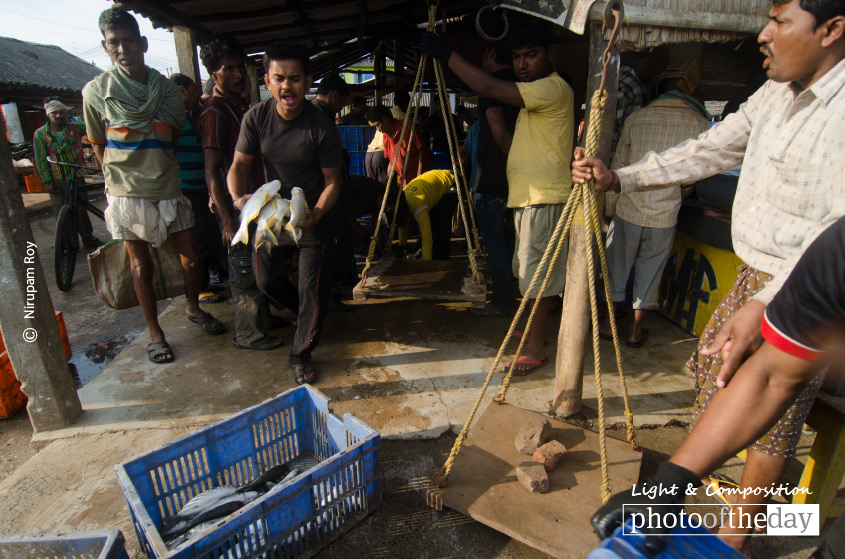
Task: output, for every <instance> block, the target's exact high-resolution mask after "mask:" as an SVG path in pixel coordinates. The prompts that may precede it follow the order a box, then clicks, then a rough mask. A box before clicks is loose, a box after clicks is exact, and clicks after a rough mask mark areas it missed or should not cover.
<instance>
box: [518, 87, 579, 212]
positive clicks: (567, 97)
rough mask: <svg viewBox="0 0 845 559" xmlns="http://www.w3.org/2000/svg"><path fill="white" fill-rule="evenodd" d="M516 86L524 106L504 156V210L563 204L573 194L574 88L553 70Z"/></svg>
mask: <svg viewBox="0 0 845 559" xmlns="http://www.w3.org/2000/svg"><path fill="white" fill-rule="evenodd" d="M516 86H517V87H518V88H519V94H520V95H521V96H522V100H523V102H524V103H525V108H524V109H522V110H520V111H519V118H518V119H517V121H516V130H515V131H514V135H513V144H512V145H511V151H510V153H509V154H508V188H509V194H508V207H509V208H524V207H526V206H533V205H536V204H561V203H564V202H566V200H567V199H568V198H569V194H570V192H572V173H571V171H570V168H569V165H570V163H571V159H572V139H573V138H572V134H573V110H572V99H573V96H572V88H570V87H569V85H568V84H567V83H566V82H565V81H563V78H561V77H560V76H559V75H558V74H557V72H553V73H552V74H550V75H549V76H547V77H545V78H542V79H539V80H536V81H533V82H517V84H516Z"/></svg>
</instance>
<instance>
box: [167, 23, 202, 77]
mask: <svg viewBox="0 0 845 559" xmlns="http://www.w3.org/2000/svg"><path fill="white" fill-rule="evenodd" d="M173 40H174V41H175V43H176V60H177V61H178V62H179V73H181V74H185V75H186V76H188V77H189V78H191V79H192V80H194V83H196V84H197V88H199V89H202V87H201V85H202V82H201V81H200V66H199V62H198V61H197V38H196V35H195V34H194V30H193V29H191V28H190V27H174V28H173Z"/></svg>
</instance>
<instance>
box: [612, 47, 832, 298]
mask: <svg viewBox="0 0 845 559" xmlns="http://www.w3.org/2000/svg"><path fill="white" fill-rule="evenodd" d="M843 122H845V60H841V61H840V62H839V63H838V64H837V65H836V66H834V67H833V68H832V69H831V70H829V71H828V72H827V73H826V74H825V75H824V76H822V77H821V78H820V79H818V80H817V81H816V82H815V83H814V84H813V85H812V86H810V87H809V88H807V89H806V90H800V89H799V88H798V87H797V86H796V85H794V84H787V83H776V82H773V81H768V82H766V83H765V84H764V85H763V87H761V88H760V89H759V90H757V92H755V93H754V95H752V96H751V97H750V98H749V99H748V101H746V103H745V104H743V105H742V106H741V107H740V108H739V110H738V111H737V112H735V113H733V114H732V115H730V116H728V117H727V118H726V119H725V120H724V121H723V122H721V123H719V124H717V125H716V126H714V127H713V128H711V129H710V130H708V131H707V132H705V133H704V134H702V135H701V136H700V137H699V138H698V139H696V140H689V141H687V142H684V143H683V144H681V145H679V146H676V147H674V148H672V149H669V150H667V151H665V152H663V153H661V154H658V153H656V152H650V153H649V154H648V155H647V156H646V157H645V158H644V159H643V160H641V161H640V162H639V163H636V164H634V165H631V166H629V167H626V168H624V169H620V170H618V171H617V174H618V175H619V180H620V183H621V186H622V191H623V192H630V191H634V190H647V189H654V188H661V187H664V186H665V187H668V186H676V185H679V184H685V183H690V182H693V181H697V180H699V179H702V178H705V177H709V176H712V175H714V174H716V173H720V172H722V171H726V170H727V169H730V168H731V167H734V166H736V165H738V164H739V163H742V171H741V173H740V175H739V184H738V185H737V191H736V198H735V199H734V207H733V212H732V222H731V232H732V236H733V245H734V251H735V252H736V254H737V256H739V257H740V258H742V259H743V260H744V261H745V262H746V264H748V265H749V266H751V267H753V268H756V269H757V270H759V271H761V272H766V273H769V274H772V275H773V276H774V279H773V280H772V281H770V282H767V283H766V287H765V289H763V290H762V291H760V292H759V293H757V294H756V295H755V296H754V299H758V300H760V301H762V302H764V303H768V302H769V301H771V299H772V297H774V295H775V294H776V293H777V292H778V290H779V289H780V287H781V286H782V285H783V282H784V281H786V278H787V277H788V276H789V273H790V272H791V271H792V268H793V267H794V266H795V263H796V262H797V261H798V259H799V258H800V257H801V254H803V252H804V251H805V250H806V249H807V247H808V246H809V245H810V243H812V242H813V239H815V238H816V237H817V236H818V235H819V234H820V233H821V232H822V231H824V230H825V228H826V227H828V226H829V225H830V224H831V223H833V222H834V221H835V220H836V219H837V218H839V217H841V216H843V215H845V181H843V177H845V127H843V125H842V123H843Z"/></svg>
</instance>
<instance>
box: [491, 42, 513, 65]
mask: <svg viewBox="0 0 845 559" xmlns="http://www.w3.org/2000/svg"><path fill="white" fill-rule="evenodd" d="M487 48H488V49H490V50H492V51H493V52H494V53H495V55H496V56H495V58H494V60H495V61H496V64H500V65H502V66H510V65H511V64H512V63H513V59H512V58H511V48H510V44H509V43H508V41H507V40H505V41H497V42H495V43H487Z"/></svg>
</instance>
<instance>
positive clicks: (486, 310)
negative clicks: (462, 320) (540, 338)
mask: <svg viewBox="0 0 845 559" xmlns="http://www.w3.org/2000/svg"><path fill="white" fill-rule="evenodd" d="M467 314H469V315H470V316H475V317H485V316H505V313H503V312H502V311H500V310H498V309H497V308H495V307H494V306H493V305H490V304H487V305H484V306H483V307H481V308H478V309H476V308H469V309H467ZM520 335H521V334H520Z"/></svg>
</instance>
